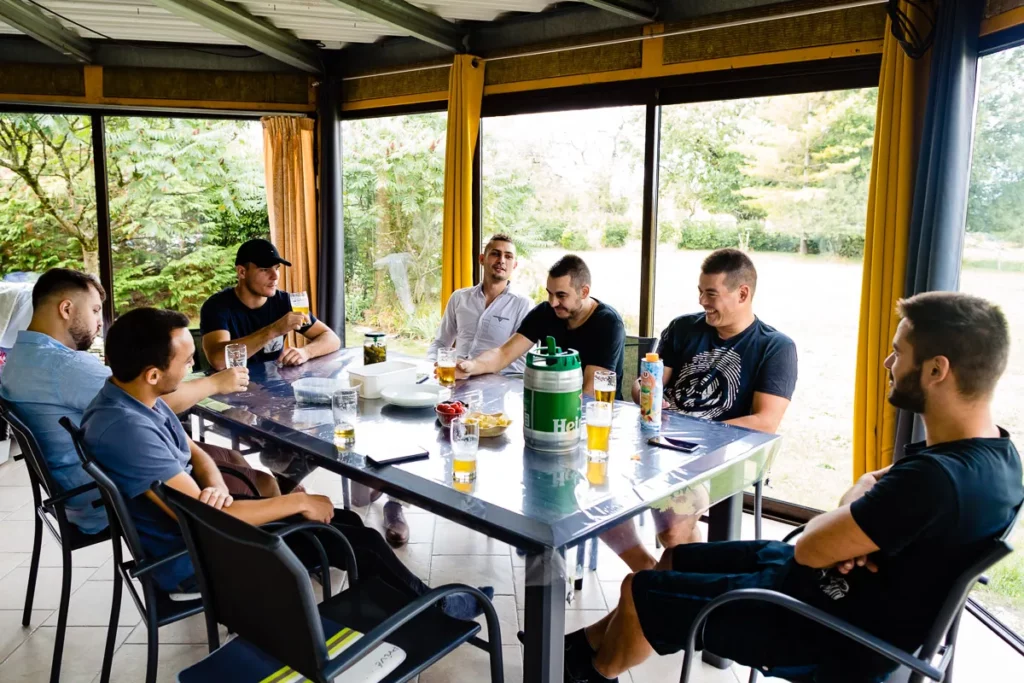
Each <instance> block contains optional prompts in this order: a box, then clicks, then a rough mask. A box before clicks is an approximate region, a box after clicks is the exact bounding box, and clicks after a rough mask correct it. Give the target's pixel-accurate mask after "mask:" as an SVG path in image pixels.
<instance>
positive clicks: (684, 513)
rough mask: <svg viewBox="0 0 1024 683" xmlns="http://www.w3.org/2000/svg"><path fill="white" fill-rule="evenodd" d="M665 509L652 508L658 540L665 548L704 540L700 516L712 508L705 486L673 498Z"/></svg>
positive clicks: (683, 492) (693, 488) (680, 493)
mask: <svg viewBox="0 0 1024 683" xmlns="http://www.w3.org/2000/svg"><path fill="white" fill-rule="evenodd" d="M670 500H671V503H670V504H669V505H667V506H666V507H665V509H662V510H658V509H654V508H651V516H653V517H654V528H655V531H657V533H658V540H659V541H661V545H662V546H663V547H665V548H675V547H676V546H677V545H684V544H686V543H700V542H701V541H702V540H704V538H703V534H701V531H700V527H698V526H697V523H698V522H700V516H701V515H702V514H703V513H704V511H705V510H707V509H708V507H710V506H711V497H710V496H709V495H708V491H707V489H706V488H705V487H704V486H700V485H698V486H694V487H692V488H689V489H686V490H685V491H681V492H679V493H677V494H676V495H675V496H672V498H671V499H670Z"/></svg>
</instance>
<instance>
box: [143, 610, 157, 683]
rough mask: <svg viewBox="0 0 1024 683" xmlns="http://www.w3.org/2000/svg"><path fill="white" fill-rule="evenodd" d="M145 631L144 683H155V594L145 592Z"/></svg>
mask: <svg viewBox="0 0 1024 683" xmlns="http://www.w3.org/2000/svg"><path fill="white" fill-rule="evenodd" d="M146 630H147V632H148V634H149V640H148V644H149V647H148V649H147V653H146V683H156V668H157V662H158V660H159V656H160V627H159V626H158V625H157V623H156V593H155V591H153V590H147V591H146Z"/></svg>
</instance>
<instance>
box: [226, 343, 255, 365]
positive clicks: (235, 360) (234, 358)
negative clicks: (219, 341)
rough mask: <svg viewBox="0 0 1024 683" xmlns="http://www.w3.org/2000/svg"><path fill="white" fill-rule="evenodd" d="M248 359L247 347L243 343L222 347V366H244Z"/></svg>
mask: <svg viewBox="0 0 1024 683" xmlns="http://www.w3.org/2000/svg"><path fill="white" fill-rule="evenodd" d="M248 360H249V349H248V348H246V346H245V344H228V345H227V346H225V347H224V366H225V367H228V368H244V367H245V364H246V362H247V361H248Z"/></svg>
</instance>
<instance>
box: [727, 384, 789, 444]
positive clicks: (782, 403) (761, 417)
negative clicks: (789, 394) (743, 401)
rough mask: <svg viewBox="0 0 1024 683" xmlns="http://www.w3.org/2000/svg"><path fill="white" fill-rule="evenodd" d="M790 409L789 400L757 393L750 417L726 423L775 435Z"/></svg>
mask: <svg viewBox="0 0 1024 683" xmlns="http://www.w3.org/2000/svg"><path fill="white" fill-rule="evenodd" d="M788 407H789V399H788V398H783V397H781V396H774V395H772V394H765V393H763V392H760V391H755V392H754V400H753V402H752V403H751V406H750V415H744V416H743V417H735V418H733V419H731V420H725V423H726V424H731V425H736V426H737V427H746V428H747V429H756V430H757V431H759V432H768V433H769V434H774V433H775V432H777V431H779V424H781V423H782V416H783V415H785V414H786V408H788Z"/></svg>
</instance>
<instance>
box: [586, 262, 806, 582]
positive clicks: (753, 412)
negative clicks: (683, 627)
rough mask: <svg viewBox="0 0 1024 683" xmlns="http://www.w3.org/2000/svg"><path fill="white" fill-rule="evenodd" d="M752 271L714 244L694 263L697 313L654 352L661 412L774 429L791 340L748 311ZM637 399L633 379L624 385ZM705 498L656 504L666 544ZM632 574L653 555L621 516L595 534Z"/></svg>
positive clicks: (697, 493) (691, 521) (687, 538)
mask: <svg viewBox="0 0 1024 683" xmlns="http://www.w3.org/2000/svg"><path fill="white" fill-rule="evenodd" d="M756 289H757V270H756V269H755V268H754V263H753V262H752V261H751V260H750V257H749V256H747V255H746V254H745V253H743V252H742V251H739V250H738V249H719V250H718V251H715V252H712V253H711V254H710V255H708V257H707V258H706V259H704V262H703V263H702V264H701V272H700V280H699V281H698V285H697V290H698V292H699V293H700V305H701V307H702V308H703V309H704V311H703V312H701V313H692V314H689V315H681V316H679V317H678V318H676V319H675V320H673V321H672V322H671V323H669V325H668V327H666V328H665V331H664V332H662V334H661V341H660V343H659V344H658V355H659V356H661V359H662V360H663V361H664V362H665V374H664V377H663V383H664V385H665V403H664V406H665V408H666V409H670V410H678V411H679V412H681V413H684V414H686V415H691V416H693V417H699V418H704V419H706V420H714V421H716V422H726V423H728V424H732V425H738V426H740V427H747V428H748V429H757V430H759V431H762V432H775V431H777V430H778V427H779V423H780V422H781V421H782V416H783V415H784V414H785V412H786V408H788V407H789V401H790V399H791V398H792V397H793V390H794V389H795V388H796V375H797V358H796V345H795V344H794V343H793V340H792V339H790V338H789V337H787V336H786V335H784V334H782V333H781V332H779V331H778V330H776V329H775V328H773V327H771V326H770V325H766V324H765V323H764V322H762V321H761V320H760V319H759V318H758V317H757V316H756V315H754V306H753V302H754V292H755V290H756ZM632 392H633V400H634V401H636V402H638V403H639V395H640V380H639V379H638V380H637V381H636V383H634V385H633V387H632ZM709 504H710V500H709V497H708V494H707V491H706V490H705V488H704V487H702V486H696V487H693V488H690V489H688V490H686V491H683V492H680V493H678V494H676V495H674V496H672V497H670V498H668V499H666V500H664V501H661V502H660V503H659V504H656V505H655V506H654V507H653V508H652V510H651V513H652V515H653V516H654V523H655V529H656V530H657V532H658V539H659V540H660V541H661V544H662V545H663V546H664V547H666V548H673V547H675V546H677V545H680V544H682V543H693V542H696V541H700V540H701V534H700V529H699V528H698V526H697V522H698V521H699V520H700V515H701V513H702V512H703V511H704V510H705V509H707V507H708V505H709ZM602 539H604V541H605V542H606V543H607V544H608V545H609V546H610V547H611V548H612V549H613V550H614V551H616V552H617V553H618V554H619V557H621V558H622V559H623V561H625V562H626V564H627V565H629V568H630V569H632V570H633V571H641V570H643V569H650V568H651V567H653V566H654V565H655V563H656V560H655V559H654V556H652V555H651V554H650V552H649V551H648V550H647V549H646V548H645V547H644V546H643V543H642V542H641V540H640V536H639V534H638V533H637V531H636V527H634V526H633V522H632V521H629V522H626V523H625V524H622V525H619V526H618V527H616V528H614V529H612V530H611V531H609V532H607V533H606V534H604V535H603V536H602Z"/></svg>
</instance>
